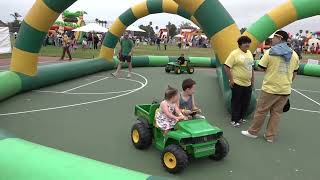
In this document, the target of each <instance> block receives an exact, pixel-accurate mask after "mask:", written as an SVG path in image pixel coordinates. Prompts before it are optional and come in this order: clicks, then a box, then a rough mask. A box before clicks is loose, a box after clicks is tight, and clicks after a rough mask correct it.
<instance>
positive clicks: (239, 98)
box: [224, 36, 254, 127]
mask: <svg viewBox="0 0 320 180" xmlns="http://www.w3.org/2000/svg"><path fill="white" fill-rule="evenodd" d="M250 44H251V39H250V38H249V37H247V36H241V37H240V38H239V39H238V45H239V48H238V49H236V50H234V51H232V52H231V54H230V55H229V57H228V58H227V60H226V62H225V64H224V67H225V71H226V73H227V76H228V78H229V85H230V87H231V89H232V99H231V116H232V117H231V124H232V125H233V126H234V127H239V126H240V123H242V122H245V120H244V117H245V115H246V112H247V110H248V107H249V105H250V100H251V92H252V85H253V83H254V70H253V65H254V59H253V55H252V53H251V52H250V50H249V48H250Z"/></svg>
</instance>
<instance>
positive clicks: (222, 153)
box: [210, 137, 229, 161]
mask: <svg viewBox="0 0 320 180" xmlns="http://www.w3.org/2000/svg"><path fill="white" fill-rule="evenodd" d="M215 146H216V153H215V154H214V155H212V156H210V159H212V160H215V161H221V160H222V159H224V158H225V157H226V156H227V155H228V153H229V143H228V141H227V139H226V138H224V137H222V138H221V139H219V140H218V142H217V143H216V145H215Z"/></svg>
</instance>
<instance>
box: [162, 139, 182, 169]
mask: <svg viewBox="0 0 320 180" xmlns="http://www.w3.org/2000/svg"><path fill="white" fill-rule="evenodd" d="M161 162H162V165H163V167H164V168H165V169H166V170H167V171H168V172H169V173H172V174H176V173H179V172H181V171H183V170H184V169H185V168H186V167H187V165H188V155H187V154H186V152H185V151H184V150H183V149H182V148H181V147H180V146H178V145H175V144H173V145H169V146H167V147H166V148H165V149H164V151H163V152H162V155H161Z"/></svg>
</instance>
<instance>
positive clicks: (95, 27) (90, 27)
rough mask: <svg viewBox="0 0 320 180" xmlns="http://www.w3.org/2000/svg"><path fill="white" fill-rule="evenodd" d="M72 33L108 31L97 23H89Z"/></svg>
mask: <svg viewBox="0 0 320 180" xmlns="http://www.w3.org/2000/svg"><path fill="white" fill-rule="evenodd" d="M72 31H77V32H78V31H79V32H108V29H107V28H105V27H102V26H100V25H99V24H97V23H89V24H87V25H85V26H82V27H79V28H77V29H74V30H72Z"/></svg>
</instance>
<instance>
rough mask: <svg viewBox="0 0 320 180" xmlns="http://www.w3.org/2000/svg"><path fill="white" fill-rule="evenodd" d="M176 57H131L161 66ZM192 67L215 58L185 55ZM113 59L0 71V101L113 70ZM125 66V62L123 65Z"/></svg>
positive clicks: (141, 64) (209, 64) (139, 64)
mask: <svg viewBox="0 0 320 180" xmlns="http://www.w3.org/2000/svg"><path fill="white" fill-rule="evenodd" d="M177 58H178V57H169V56H134V57H133V58H132V65H133V66H134V67H163V66H165V65H167V63H168V62H171V61H176V60H177ZM187 59H190V60H191V63H193V65H194V66H196V67H215V65H216V60H215V59H213V58H203V57H190V58H189V57H188V58H187ZM113 60H114V62H109V61H106V60H103V59H89V60H80V61H74V62H69V63H59V64H51V65H44V66H41V67H39V69H38V74H37V75H36V76H26V75H23V74H20V73H15V72H10V71H6V72H2V73H0V87H2V88H0V101H1V100H4V99H6V98H8V97H11V96H13V95H15V94H17V93H19V92H26V91H30V90H34V89H39V88H42V87H46V86H50V85H54V84H58V83H61V82H63V81H67V80H71V79H75V78H79V77H83V76H86V75H90V74H94V73H97V72H101V71H107V70H112V69H114V68H115V67H116V66H117V64H118V63H119V60H118V58H117V57H114V59H113ZM124 67H127V64H126V63H125V64H124Z"/></svg>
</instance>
